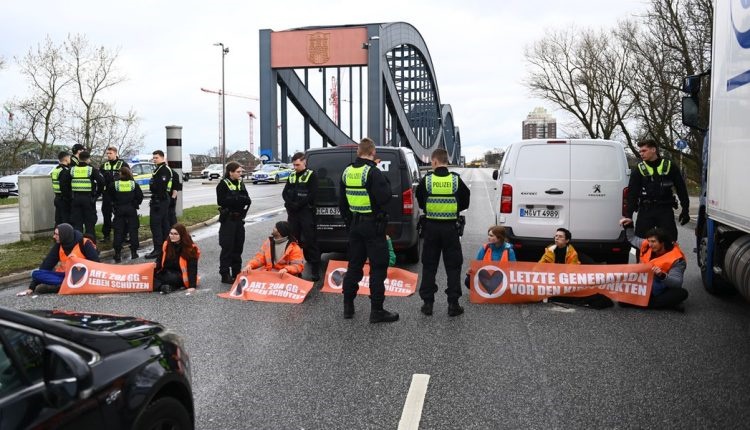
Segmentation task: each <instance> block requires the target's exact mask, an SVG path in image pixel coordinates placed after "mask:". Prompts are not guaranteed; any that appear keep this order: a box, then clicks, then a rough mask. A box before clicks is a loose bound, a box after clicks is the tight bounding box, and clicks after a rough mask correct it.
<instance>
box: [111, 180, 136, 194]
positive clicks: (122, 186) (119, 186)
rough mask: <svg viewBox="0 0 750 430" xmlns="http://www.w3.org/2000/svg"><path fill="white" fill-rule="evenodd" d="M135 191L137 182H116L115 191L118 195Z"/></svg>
mask: <svg viewBox="0 0 750 430" xmlns="http://www.w3.org/2000/svg"><path fill="white" fill-rule="evenodd" d="M134 190H135V181H123V180H119V181H115V191H117V192H118V193H129V192H131V191H134Z"/></svg>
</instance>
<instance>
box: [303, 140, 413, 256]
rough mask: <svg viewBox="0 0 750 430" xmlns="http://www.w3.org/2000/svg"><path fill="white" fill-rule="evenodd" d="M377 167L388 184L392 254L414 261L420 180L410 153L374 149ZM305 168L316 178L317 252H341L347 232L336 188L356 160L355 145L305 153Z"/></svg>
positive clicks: (345, 241)
mask: <svg viewBox="0 0 750 430" xmlns="http://www.w3.org/2000/svg"><path fill="white" fill-rule="evenodd" d="M375 152H376V155H375V156H376V158H377V159H379V160H380V161H379V162H378V168H379V169H380V170H381V171H382V172H383V174H384V175H385V176H386V177H387V178H388V180H389V181H390V183H391V200H390V202H388V204H387V205H386V207H385V210H386V211H387V213H388V228H387V229H386V234H388V235H389V236H390V237H391V240H392V242H393V248H394V250H395V251H396V253H399V254H403V255H404V257H405V259H406V260H407V261H409V262H414V263H416V262H418V261H419V257H420V254H421V248H420V241H419V237H418V234H417V223H418V222H419V214H420V213H419V205H418V204H417V202H416V198H415V191H416V189H417V185H419V180H420V178H421V176H420V172H419V166H418V165H417V160H416V158H415V157H414V153H413V152H412V151H411V150H410V149H408V148H403V147H400V148H399V147H385V146H382V147H381V146H379V147H377V148H376V150H375ZM305 158H306V159H307V168H309V169H312V170H314V171H315V173H316V174H317V176H318V194H317V196H316V198H315V206H316V210H317V213H316V216H315V220H316V223H317V239H318V245H319V246H320V250H321V252H345V251H346V249H347V243H348V238H349V236H348V232H347V231H346V225H345V224H344V219H343V218H342V217H341V213H340V211H339V189H340V188H339V187H340V185H341V175H342V174H343V173H344V169H345V168H346V167H347V166H348V165H349V164H351V163H352V162H354V160H355V159H356V158H357V145H342V146H337V147H328V148H314V149H309V150H308V151H307V152H306V153H305Z"/></svg>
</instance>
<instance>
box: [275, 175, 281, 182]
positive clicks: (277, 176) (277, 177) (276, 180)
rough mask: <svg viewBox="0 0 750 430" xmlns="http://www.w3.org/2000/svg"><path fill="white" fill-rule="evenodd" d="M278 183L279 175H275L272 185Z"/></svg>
mask: <svg viewBox="0 0 750 430" xmlns="http://www.w3.org/2000/svg"><path fill="white" fill-rule="evenodd" d="M279 182H280V181H279V175H276V179H274V183H276V184H278V183H279Z"/></svg>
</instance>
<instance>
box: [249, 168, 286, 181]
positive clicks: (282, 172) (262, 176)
mask: <svg viewBox="0 0 750 430" xmlns="http://www.w3.org/2000/svg"><path fill="white" fill-rule="evenodd" d="M292 171H293V170H292V169H288V168H286V167H283V166H282V165H281V164H265V165H264V166H263V167H261V168H260V169H259V170H257V171H255V172H253V174H252V176H251V177H250V180H251V181H252V182H253V184H257V183H258V182H273V183H276V184H278V183H279V182H281V181H286V180H288V179H289V175H291V174H292Z"/></svg>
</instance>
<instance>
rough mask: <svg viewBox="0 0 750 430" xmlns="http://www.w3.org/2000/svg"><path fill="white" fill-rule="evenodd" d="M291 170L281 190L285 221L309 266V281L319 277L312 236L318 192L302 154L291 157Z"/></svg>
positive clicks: (316, 245) (318, 263)
mask: <svg viewBox="0 0 750 430" xmlns="http://www.w3.org/2000/svg"><path fill="white" fill-rule="evenodd" d="M292 166H294V173H292V174H291V175H289V179H288V180H287V183H286V185H284V191H283V192H282V193H281V196H282V197H283V198H284V207H286V213H287V222H289V226H290V227H291V229H292V231H291V235H292V236H293V237H294V238H295V239H296V240H297V241H299V242H300V243H301V245H302V249H303V251H304V253H305V261H307V264H309V265H310V280H312V281H313V282H317V281H318V280H319V279H320V249H319V248H318V240H317V238H316V235H315V196H316V195H317V193H318V176H317V175H316V174H315V172H314V171H312V170H310V169H308V168H307V162H306V161H305V154H304V153H302V152H298V153H296V154H294V155H293V156H292Z"/></svg>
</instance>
